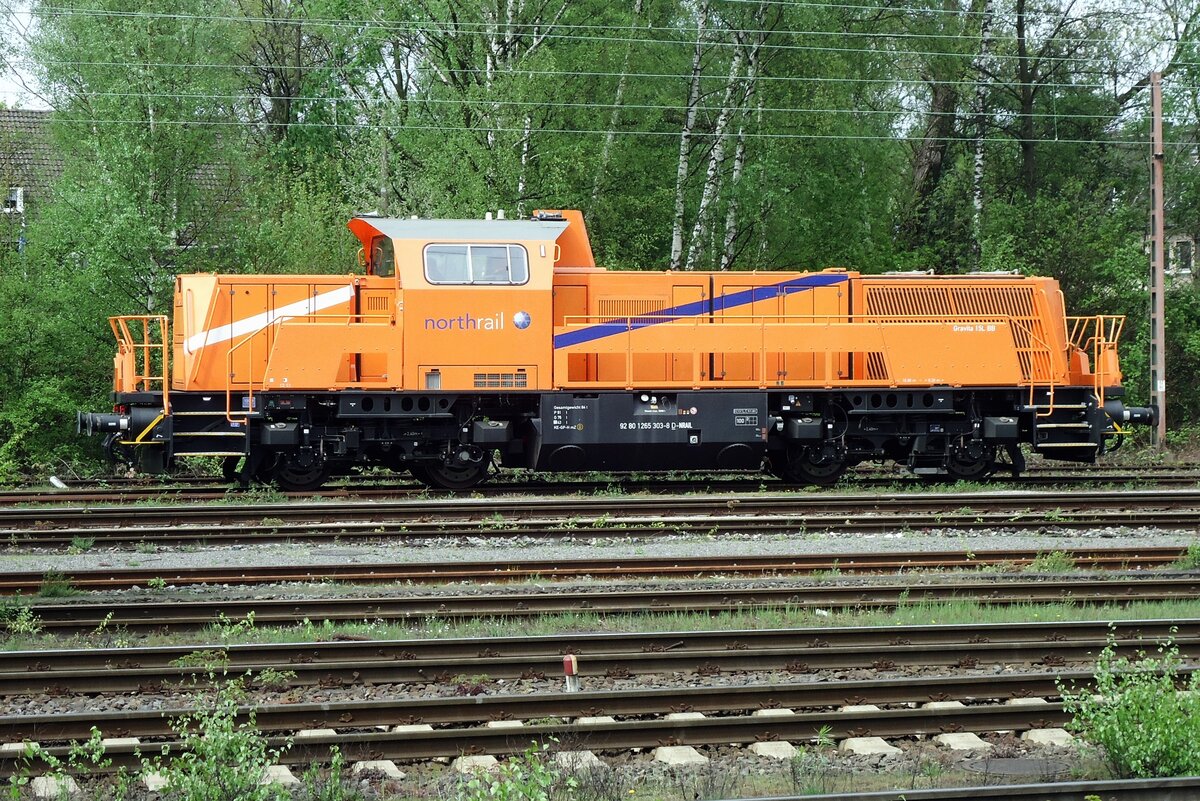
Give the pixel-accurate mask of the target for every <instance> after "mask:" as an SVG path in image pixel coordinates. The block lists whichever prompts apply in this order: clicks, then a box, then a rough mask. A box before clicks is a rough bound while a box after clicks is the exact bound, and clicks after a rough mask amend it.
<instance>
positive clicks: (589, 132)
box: [56, 117, 1194, 147]
mask: <svg viewBox="0 0 1200 801" xmlns="http://www.w3.org/2000/svg"><path fill="white" fill-rule="evenodd" d="M56 120H57V121H58V122H60V123H75V124H81V125H87V126H97V125H148V124H149V120H148V119H113V118H99V117H57V118H56ZM154 124H155V125H156V126H194V127H197V128H203V127H266V128H273V127H287V128H293V127H294V128H317V129H322V128H323V129H345V130H365V131H394V130H397V128H400V129H403V130H410V131H431V132H471V133H480V132H484V131H492V132H495V133H514V134H520V135H522V136H523V135H525V134H526V130H525V128H524V127H507V126H477V127H468V126H465V125H403V126H396V125H382V124H379V123H365V122H309V121H293V122H271V121H269V120H261V121H250V120H197V119H186V120H171V119H157V118H156V119H155V120H154ZM535 133H539V134H575V135H582V136H604V135H607V134H613V135H614V136H652V137H671V138H673V139H674V138H678V137H679V132H678V131H648V130H642V129H619V128H618V129H604V128H539V129H536V130H535ZM692 133H693V136H696V137H702V138H712V137H714V136H718V135H719V134H715V133H713V132H709V131H693V132H692ZM741 135H742V136H745V137H746V138H747V139H768V140H770V139H776V140H788V139H801V140H805V139H807V140H842V141H881V142H895V143H900V142H929V141H938V142H966V143H971V142H975V141H977V138H976V137H974V136H939V137H926V136H908V135H905V134H894V135H882V134H815V133H771V132H761V131H746V132H743V133H742V134H741ZM983 141H985V142H991V143H1004V144H1011V143H1013V142H1017V141H1020V140H1018V139H1015V138H1013V137H987V138H985V139H984V140H983ZM1037 143H1038V144H1039V145H1042V144H1076V145H1101V144H1102V145H1138V146H1141V147H1148V146H1149V145H1150V141H1149V140H1148V139H1066V138H1057V139H1038V140H1037ZM1165 144H1167V145H1177V146H1186V147H1194V144H1193V143H1187V142H1166V143H1165Z"/></svg>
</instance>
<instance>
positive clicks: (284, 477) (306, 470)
mask: <svg viewBox="0 0 1200 801" xmlns="http://www.w3.org/2000/svg"><path fill="white" fill-rule="evenodd" d="M271 477H272V478H273V479H274V480H275V483H276V484H278V485H279V487H280V489H283V490H286V491H288V492H308V491H309V490H315V489H316V488H317V487H319V486H321V485H322V484H324V483H325V480H326V479H327V478H329V464H328V463H327V462H325V461H324V460H319V461H318V460H309V461H306V460H303V459H298V458H296V457H295V456H294V455H291V454H284V455H281V456H280V457H279V461H278V462H277V463H276V464H275V470H274V472H273V473H272V476H271Z"/></svg>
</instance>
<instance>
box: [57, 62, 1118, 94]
mask: <svg viewBox="0 0 1200 801" xmlns="http://www.w3.org/2000/svg"><path fill="white" fill-rule="evenodd" d="M38 63H39V64H41V65H43V66H55V67H117V68H122V69H133V68H138V69H171V70H191V69H217V70H221V69H225V70H232V71H237V72H255V71H258V70H283V69H287V70H295V69H299V70H300V71H301V72H304V73H314V72H315V73H320V72H331V71H339V70H346V69H348V68H349V67H350V65H348V64H328V63H327V64H312V65H304V66H301V67H299V68H297V66H296V65H295V64H234V63H224V64H222V63H208V64H204V63H195V62H170V61H75V60H56V59H46V60H41V61H39V62H38ZM450 72H453V73H456V74H457V73H465V74H475V75H481V74H484V73H486V70H485V69H484V68H482V67H455V68H454V69H452V70H450ZM500 74H503V75H506V76H513V75H520V76H529V77H554V78H560V79H561V78H563V77H572V78H617V79H620V78H621V77H623V76H624V77H626V78H631V79H635V80H647V79H653V80H686V79H688V78H690V77H691V76H690V75H686V74H682V73H675V72H627V73H621V72H604V71H578V70H572V71H571V72H568V73H564V72H562V71H554V70H532V69H525V68H522V67H506V68H504V69H503V70H502V71H501V73H500ZM704 77H705V78H707V79H710V80H726V79H727V76H726V75H724V74H722V75H706V76H704ZM738 80H743V81H751V80H752V81H754V82H763V83H852V84H853V83H866V84H888V85H898V86H920V87H926V86H928V85H929V81H927V80H925V79H920V78H902V77H898V76H891V75H889V76H885V77H879V78H852V77H846V76H832V75H761V74H760V75H757V76H755V77H754V78H753V79H751V78H747V77H745V76H742V77H740V78H738ZM937 83H938V84H939V85H942V86H967V87H970V86H975V85H976V83H977V81H972V80H961V81H938V82H937ZM993 83H995V81H993ZM1013 83H1014V84H1015V83H1016V81H1013ZM1038 86H1039V87H1041V88H1045V89H1098V90H1105V91H1108V90H1111V89H1112V82H1111V81H1107V82H1104V83H1079V82H1062V83H1055V82H1052V81H1047V82H1043V83H1038Z"/></svg>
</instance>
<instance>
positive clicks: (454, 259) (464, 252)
mask: <svg viewBox="0 0 1200 801" xmlns="http://www.w3.org/2000/svg"><path fill="white" fill-rule="evenodd" d="M425 278H426V279H427V280H428V281H429V282H430V283H431V284H485V285H486V284H491V285H499V286H511V285H516V284H524V283H526V282H528V281H529V259H528V256H527V254H526V253H525V248H523V247H521V246H520V245H428V246H426V248H425Z"/></svg>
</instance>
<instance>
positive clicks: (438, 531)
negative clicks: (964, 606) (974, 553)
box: [0, 506, 1198, 549]
mask: <svg viewBox="0 0 1200 801" xmlns="http://www.w3.org/2000/svg"><path fill="white" fill-rule="evenodd" d="M1098 528H1144V529H1145V528H1152V529H1164V530H1171V531H1195V530H1196V528H1198V512H1196V510H1193V508H1192V507H1190V506H1188V507H1184V508H1181V510H1176V511H1168V512H1163V511H1141V510H1121V511H1112V512H1086V511H1085V512H1066V513H1064V512H1062V511H1060V510H1051V511H1049V512H1048V513H1045V514H1037V513H1030V512H1021V513H1018V516H1016V517H1013V513H1012V512H1000V513H988V514H982V513H977V514H955V513H937V514H934V516H931V514H930V513H928V512H924V513H910V514H899V513H893V514H875V516H854V514H853V513H852V514H848V516H822V517H800V516H786V517H755V516H727V517H715V516H714V517H700V518H697V517H692V518H683V517H679V518H670V517H658V518H654V522H653V523H648V522H647V519H646V518H640V519H636V520H635V519H630V520H626V522H623V520H620V519H617V518H612V519H610V520H606V524H605V525H599V524H596V522H595V520H594V522H593V523H592V524H588V523H586V522H584V523H583V524H582V525H578V524H576V523H572V522H571V520H565V522H564V520H557V522H552V523H541V524H536V523H534V524H530V523H521V524H500V525H492V524H480V523H478V522H476V523H468V524H461V525H454V524H448V523H433V522H422V523H320V524H304V523H298V524H290V525H288V524H275V523H271V522H268V523H262V524H258V525H253V524H216V525H215V526H212V528H209V526H166V528H158V529H152V528H140V526H139V528H119V529H94V528H86V529H55V530H52V531H25V532H20V534H17V532H8V534H5V532H2V531H0V537H4V538H5V540H6V541H7V544H8V546H10V547H36V548H56V549H65V548H70V547H72V546H73V544H74V543H76V541H77V540H80V538H82V540H90V541H91V544H92V546H100V547H109V548H120V547H134V546H158V547H174V546H187V544H192V546H194V544H209V546H229V544H265V543H280V542H338V541H341V542H344V541H349V540H353V541H355V542H384V541H396V540H401V541H406V540H407V541H412V540H418V541H419V540H431V538H438V540H445V538H456V540H463V538H475V540H479V538H486V540H505V538H511V537H534V538H559V537H564V536H569V537H583V538H596V540H602V538H611V537H631V536H636V537H647V538H654V537H661V536H703V535H718V534H745V532H755V534H778V535H794V534H797V532H803V534H815V532H823V534H883V532H890V531H902V530H911V531H925V530H930V529H937V530H955V531H966V530H971V531H995V530H997V529H1003V530H1007V531H1044V530H1046V529H1050V530H1056V531H1068V530H1070V531H1091V530H1094V529H1098Z"/></svg>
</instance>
